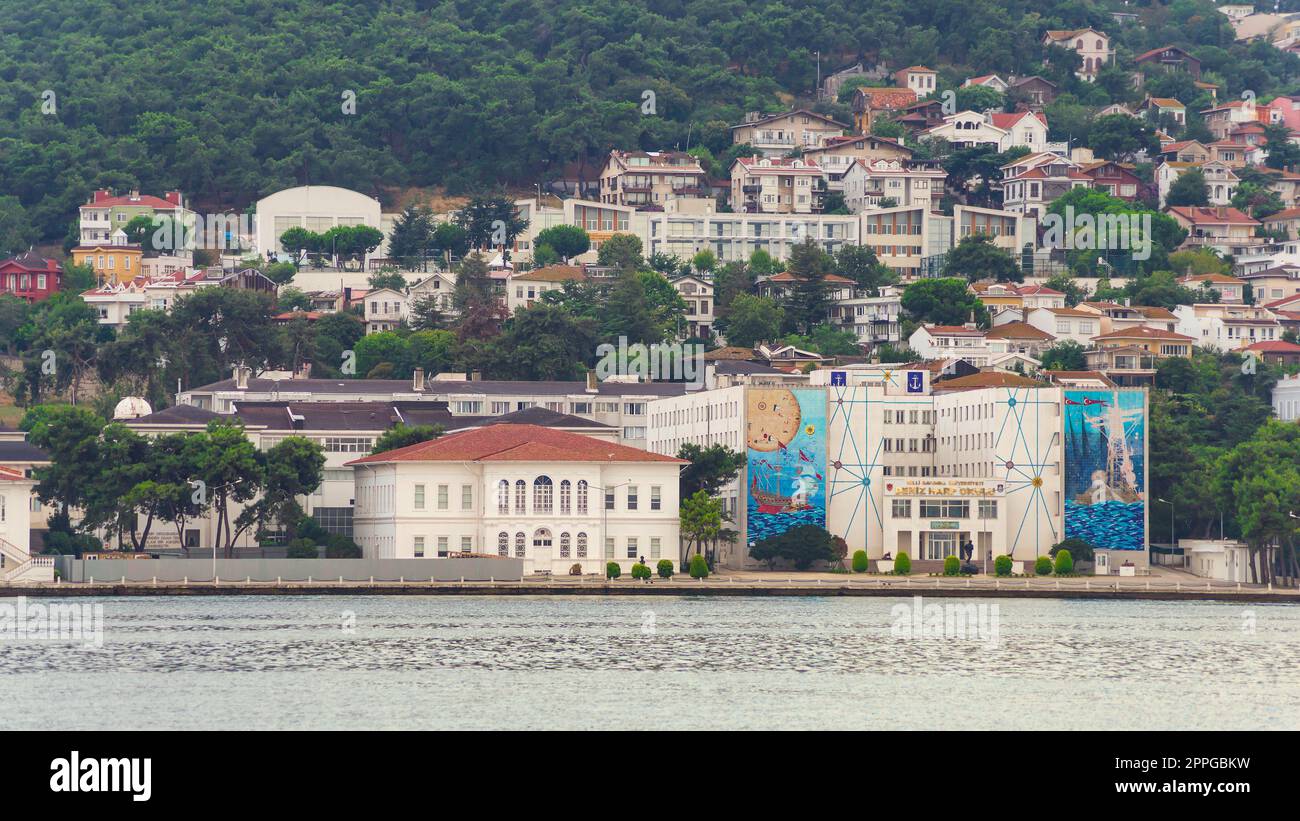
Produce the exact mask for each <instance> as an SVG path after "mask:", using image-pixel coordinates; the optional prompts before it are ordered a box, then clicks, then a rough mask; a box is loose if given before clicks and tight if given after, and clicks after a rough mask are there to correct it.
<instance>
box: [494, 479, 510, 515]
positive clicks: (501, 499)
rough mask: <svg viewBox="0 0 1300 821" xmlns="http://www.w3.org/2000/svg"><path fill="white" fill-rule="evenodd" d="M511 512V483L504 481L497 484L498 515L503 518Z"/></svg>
mask: <svg viewBox="0 0 1300 821" xmlns="http://www.w3.org/2000/svg"><path fill="white" fill-rule="evenodd" d="M509 512H510V483H509V482H507V481H506V480H505V479H502V480H501V481H500V482H498V483H497V513H499V514H501V515H502V516H504V515H506V514H508V513H509Z"/></svg>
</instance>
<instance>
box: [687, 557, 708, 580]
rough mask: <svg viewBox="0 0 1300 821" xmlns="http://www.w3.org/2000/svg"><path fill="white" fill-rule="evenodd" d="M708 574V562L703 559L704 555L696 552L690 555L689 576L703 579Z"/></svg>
mask: <svg viewBox="0 0 1300 821" xmlns="http://www.w3.org/2000/svg"><path fill="white" fill-rule="evenodd" d="M708 575H709V563H708V562H706V561H704V557H703V556H701V555H700V554H698V553H696V554H695V555H694V556H692V557H691V578H692V579H703V578H707V577H708Z"/></svg>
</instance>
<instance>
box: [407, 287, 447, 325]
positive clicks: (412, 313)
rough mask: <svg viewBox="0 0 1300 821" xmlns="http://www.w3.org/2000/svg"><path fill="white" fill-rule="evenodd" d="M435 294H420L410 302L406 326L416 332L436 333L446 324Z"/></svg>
mask: <svg viewBox="0 0 1300 821" xmlns="http://www.w3.org/2000/svg"><path fill="white" fill-rule="evenodd" d="M441 304H442V303H441V302H440V301H439V299H438V296H437V295H436V294H421V295H420V296H417V297H416V298H415V299H414V300H412V301H411V304H410V308H409V311H408V314H407V320H406V321H407V324H409V325H410V326H411V328H412V329H413V330H417V331H436V330H439V329H441V328H442V326H443V324H444V323H445V322H446V316H444V315H443V312H442V308H441V307H440V306H441Z"/></svg>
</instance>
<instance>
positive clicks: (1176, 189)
mask: <svg viewBox="0 0 1300 821" xmlns="http://www.w3.org/2000/svg"><path fill="white" fill-rule="evenodd" d="M1165 204H1166V205H1170V206H1183V205H1194V206H1206V205H1209V204H1210V194H1209V189H1208V188H1207V187H1206V185H1205V174H1204V173H1203V172H1202V171H1201V169H1199V168H1189V169H1187V170H1186V171H1183V172H1182V173H1181V174H1179V175H1178V179H1176V180H1174V181H1173V183H1172V184H1170V186H1169V193H1168V194H1167V195H1165Z"/></svg>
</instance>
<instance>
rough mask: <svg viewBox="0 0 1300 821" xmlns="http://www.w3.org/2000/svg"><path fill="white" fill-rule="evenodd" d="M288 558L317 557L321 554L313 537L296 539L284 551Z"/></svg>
mask: <svg viewBox="0 0 1300 821" xmlns="http://www.w3.org/2000/svg"><path fill="white" fill-rule="evenodd" d="M284 555H285V558H288V559H315V558H316V557H318V556H319V555H320V551H319V550H317V549H316V543H315V542H313V541H312V540H311V539H294V540H293V541H291V542H289V546H288V547H287V548H286V549H285V551H284Z"/></svg>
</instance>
